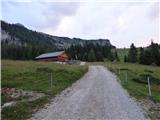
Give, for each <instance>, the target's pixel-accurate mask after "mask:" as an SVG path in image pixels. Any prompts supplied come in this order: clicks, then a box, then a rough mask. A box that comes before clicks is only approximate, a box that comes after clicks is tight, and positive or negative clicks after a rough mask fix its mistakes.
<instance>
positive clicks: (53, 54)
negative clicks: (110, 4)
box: [35, 51, 64, 59]
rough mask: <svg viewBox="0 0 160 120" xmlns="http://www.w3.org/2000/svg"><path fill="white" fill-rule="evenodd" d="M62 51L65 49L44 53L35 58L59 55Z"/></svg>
mask: <svg viewBox="0 0 160 120" xmlns="http://www.w3.org/2000/svg"><path fill="white" fill-rule="evenodd" d="M62 53H64V51H58V52H50V53H44V54H41V55H39V56H37V57H36V58H35V59H41V58H50V57H57V56H59V55H61V54H62Z"/></svg>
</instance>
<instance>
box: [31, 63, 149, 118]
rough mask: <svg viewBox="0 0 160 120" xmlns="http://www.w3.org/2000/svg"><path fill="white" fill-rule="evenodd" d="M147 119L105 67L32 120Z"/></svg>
mask: <svg viewBox="0 0 160 120" xmlns="http://www.w3.org/2000/svg"><path fill="white" fill-rule="evenodd" d="M68 119H70V120H144V119H147V118H146V117H145V115H144V113H143V112H142V109H141V108H140V107H139V106H138V105H137V103H136V102H135V101H134V100H133V99H131V98H130V97H129V95H128V93H127V92H126V91H125V90H124V89H123V88H122V87H121V86H120V84H119V83H118V82H117V78H116V76H115V75H114V74H112V73H111V72H110V71H109V70H107V69H106V68H104V67H103V66H90V67H89V72H88V73H87V74H85V75H84V76H83V77H82V78H81V79H80V80H78V81H77V82H76V83H74V84H73V85H72V87H70V88H68V89H66V90H65V91H63V92H62V93H61V94H60V95H58V96H57V97H55V98H54V99H53V101H52V102H51V103H50V104H48V105H47V106H46V108H43V109H41V110H40V111H38V112H37V113H36V114H34V115H33V117H32V118H31V119H30V120H68Z"/></svg>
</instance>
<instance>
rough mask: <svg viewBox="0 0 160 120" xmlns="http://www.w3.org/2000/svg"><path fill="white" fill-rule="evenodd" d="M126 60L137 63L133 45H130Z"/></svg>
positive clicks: (135, 50)
mask: <svg viewBox="0 0 160 120" xmlns="http://www.w3.org/2000/svg"><path fill="white" fill-rule="evenodd" d="M128 60H129V62H132V63H136V62H137V49H136V47H135V46H134V44H133V43H132V44H131V46H130V49H129V54H128Z"/></svg>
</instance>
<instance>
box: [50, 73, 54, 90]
mask: <svg viewBox="0 0 160 120" xmlns="http://www.w3.org/2000/svg"><path fill="white" fill-rule="evenodd" d="M52 82H53V76H52V73H51V82H50V83H51V88H52Z"/></svg>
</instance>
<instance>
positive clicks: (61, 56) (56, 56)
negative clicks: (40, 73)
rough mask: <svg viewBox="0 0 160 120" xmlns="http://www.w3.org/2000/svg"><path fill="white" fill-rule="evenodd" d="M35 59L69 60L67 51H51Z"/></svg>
mask: <svg viewBox="0 0 160 120" xmlns="http://www.w3.org/2000/svg"><path fill="white" fill-rule="evenodd" d="M35 60H38V61H59V62H66V61H68V55H67V53H66V52H65V51H58V52H50V53H44V54H41V55H39V56H37V57H36V58H35Z"/></svg>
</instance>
